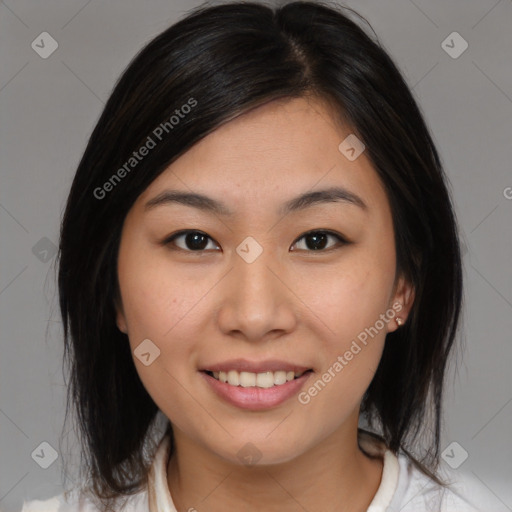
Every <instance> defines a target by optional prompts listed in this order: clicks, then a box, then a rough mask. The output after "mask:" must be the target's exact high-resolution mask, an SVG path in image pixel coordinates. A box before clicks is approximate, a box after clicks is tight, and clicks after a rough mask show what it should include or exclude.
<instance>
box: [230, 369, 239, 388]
mask: <svg viewBox="0 0 512 512" xmlns="http://www.w3.org/2000/svg"><path fill="white" fill-rule="evenodd" d="M228 383H229V384H231V385H232V386H238V385H239V384H240V376H239V375H238V372H237V371H236V370H230V371H229V372H228Z"/></svg>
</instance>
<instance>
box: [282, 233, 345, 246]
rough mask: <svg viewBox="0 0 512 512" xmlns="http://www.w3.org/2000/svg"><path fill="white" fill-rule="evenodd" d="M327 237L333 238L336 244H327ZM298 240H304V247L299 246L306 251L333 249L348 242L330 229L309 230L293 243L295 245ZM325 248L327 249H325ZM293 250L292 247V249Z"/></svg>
mask: <svg viewBox="0 0 512 512" xmlns="http://www.w3.org/2000/svg"><path fill="white" fill-rule="evenodd" d="M329 238H331V239H335V240H336V241H337V244H336V243H334V244H333V245H331V246H328V243H329ZM300 240H304V241H305V247H302V248H300V250H306V251H324V250H329V249H333V248H335V247H336V245H344V244H346V243H348V242H347V241H346V240H345V239H344V238H343V237H342V236H340V235H338V234H337V233H332V232H330V231H318V230H317V231H309V232H308V233H305V234H304V235H302V236H301V237H300V238H299V239H298V241H297V242H295V244H294V245H296V244H297V243H298V242H299V241H300ZM326 248H327V249H326ZM292 250H294V249H292Z"/></svg>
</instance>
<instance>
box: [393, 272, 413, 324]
mask: <svg viewBox="0 0 512 512" xmlns="http://www.w3.org/2000/svg"><path fill="white" fill-rule="evenodd" d="M414 297H415V294H414V287H413V285H412V284H411V283H410V282H409V281H407V280H406V279H405V277H403V276H401V277H400V278H399V279H398V282H397V283H396V285H395V291H394V293H393V296H392V297H391V301H390V303H389V308H390V310H391V311H394V313H395V315H394V316H393V318H391V319H390V320H389V321H388V332H393V331H396V330H397V329H398V327H399V326H398V324H397V323H396V319H397V318H400V320H402V325H403V324H405V322H406V321H407V317H408V316H409V313H410V311H411V308H412V305H413V303H414Z"/></svg>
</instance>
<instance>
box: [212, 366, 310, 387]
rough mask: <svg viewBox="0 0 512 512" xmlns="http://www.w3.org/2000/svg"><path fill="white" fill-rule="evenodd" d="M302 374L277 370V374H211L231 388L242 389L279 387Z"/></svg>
mask: <svg viewBox="0 0 512 512" xmlns="http://www.w3.org/2000/svg"><path fill="white" fill-rule="evenodd" d="M302 373H303V372H300V373H297V374H295V372H292V371H290V372H286V371H284V370H279V371H277V372H263V373H251V372H238V371H236V370H229V371H228V372H213V376H214V377H215V378H216V379H217V380H220V381H221V382H226V383H227V384H230V385H231V386H242V387H243V388H248V387H254V386H255V387H257V388H271V387H272V386H280V385H282V384H285V383H286V382H288V381H290V380H293V379H294V378H295V377H296V376H297V377H299V376H300V375H302Z"/></svg>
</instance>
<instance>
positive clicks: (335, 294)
mask: <svg viewBox="0 0 512 512" xmlns="http://www.w3.org/2000/svg"><path fill="white" fill-rule="evenodd" d="M331 112H332V109H329V107H328V106H327V105H325V104H324V103H323V102H322V101H321V100H318V99H315V98H307V99H305V98H300V99H286V100H279V101H272V102H270V103H267V104H265V105H263V106H262V107H258V108H256V109H254V110H252V111H250V112H248V113H245V114H243V115H241V116H239V117H238V118H235V119H234V120H231V121H229V122H228V123H226V124H224V125H223V126H221V127H220V128H218V129H217V130H216V131H214V132H212V133H211V134H210V135H208V136H207V137H205V138H204V139H202V140H201V141H200V142H199V143H197V144H196V145H195V146H194V147H192V148H191V149H190V150H189V151H188V152H187V153H185V154H184V155H182V156H181V157H180V158H179V159H178V160H176V161H175V162H174V163H173V164H172V165H171V166H170V167H169V168H168V169H166V170H165V171H164V172H163V173H162V174H161V175H160V176H159V177H158V178H157V179H156V180H154V181H153V182H152V183H151V184H150V186H149V187H148V188H147V189H146V190H145V191H144V192H143V193H142V194H141V196H140V197H139V198H138V199H137V201H136V202H135V204H134V205H133V207H132V209H131V210H130V212H129V213H128V215H127V217H126V219H125V223H124V226H123V232H122V238H121V245H120V250H119V259H118V277H119V284H120V290H121V299H122V303H121V304H120V306H119V307H118V314H117V325H118V327H119V329H120V330H121V331H123V332H125V333H127V334H128V337H129V342H130V346H131V348H132V351H133V350H134V349H135V348H136V347H137V346H138V345H139V344H140V343H141V342H142V340H144V339H146V338H149V339H150V340H152V342H153V343H154V344H155V345H157V346H158V348H159V349H160V356H159V357H158V358H157V359H155V361H154V362H153V363H152V364H150V365H149V366H145V365H143V364H142V363H141V362H140V361H139V360H138V358H137V357H134V362H135V365H136V368H137V371H138V373H139V375H140V378H141V380H142V382H143V384H144V386H145V387H146V389H147V390H148V392H149V394H150V395H151V396H152V398H153V399H154V401H155V403H156V404H157V405H158V406H159V408H160V409H161V411H162V412H163V413H164V414H165V415H166V416H167V417H168V418H169V420H170V421H171V423H172V425H173V431H174V436H175V442H176V452H175V454H174V455H173V456H172V457H171V458H170V460H169V463H168V467H167V475H168V484H169V489H170V492H171V494H172V497H173V501H174V502H175V504H176V506H177V509H178V510H179V511H186V510H188V509H189V508H191V507H195V508H196V509H197V510H198V511H201V510H208V511H212V512H217V511H221V510H238V509H240V510H246V511H257V510H258V511H260V510H266V511H278V510H279V511H280V512H288V511H290V512H291V511H296V510H304V509H306V510H310V511H311V510H315V511H322V512H323V511H333V510H337V511H340V510H342V511H345V512H352V511H361V510H366V508H367V507H368V505H369V504H370V502H371V501H372V499H373V497H374V495H375V493H376V491H377V489H378V487H379V484H380V480H381V476H382V467H383V465H382V460H381V459H377V460H372V459H370V458H368V457H367V456H366V455H365V454H364V453H363V452H362V451H361V450H360V449H359V448H358V444H357V424H358V417H359V409H360V403H361V400H362V397H363V395H364V392H365V390H366V389H367V387H368V386H369V384H370V382H371V380H372V378H373V376H374V373H375V370H376V368H377V366H378V363H379V360H380V357H381V355H382V350H383V347H384V343H385V337H386V334H387V333H388V332H391V331H393V330H394V329H396V328H397V324H396V322H395V320H394V319H392V320H390V321H389V322H386V323H385V325H384V328H383V329H381V330H380V331H379V333H378V335H376V336H375V337H373V339H371V338H370V341H369V343H368V344H367V346H366V347H364V349H363V350H362V351H361V352H360V353H359V354H357V355H356V356H354V358H353V359H352V360H351V361H350V362H349V364H347V366H345V367H344V368H343V370H342V371H341V372H340V373H338V374H337V375H336V377H335V378H333V379H332V380H331V382H329V383H328V385H327V386H325V388H324V389H323V390H322V391H321V392H320V393H318V395H317V396H315V397H313V398H312V399H311V401H310V403H308V404H307V405H303V404H301V403H300V402H299V401H298V399H297V396H294V397H292V398H291V399H289V400H287V401H286V402H284V403H283V404H281V405H279V406H277V407H274V408H271V409H267V410H264V411H257V412H256V411H247V410H243V409H240V408H238V407H235V406H233V405H231V404H228V403H227V402H225V401H224V400H223V399H221V398H219V397H217V395H215V394H214V393H213V391H212V390H211V388H210V387H209V386H208V385H207V384H206V383H205V381H204V379H203V377H202V376H201V374H200V373H199V371H198V369H199V368H204V367H205V366H206V367H207V366H208V365H209V364H210V365H211V364H213V363H220V362H223V361H226V360H230V359H233V358H245V359H249V360H257V361H261V360H265V359H280V360H285V361H290V362H293V363H296V364H300V365H303V366H306V367H308V368H311V369H313V374H312V375H310V377H309V379H308V381H307V383H305V385H304V387H303V390H307V389H308V388H309V387H310V386H311V385H312V383H314V382H315V381H316V380H317V379H318V378H319V376H321V375H322V374H323V373H324V372H325V371H327V369H328V368H329V367H331V366H332V365H333V363H334V362H335V361H336V359H337V357H338V356H339V355H343V354H344V353H345V352H346V351H347V350H348V349H349V347H350V345H351V343H352V341H353V340H354V339H356V337H357V335H358V334H359V333H360V332H362V331H363V330H364V329H365V328H367V327H370V326H373V325H374V324H375V322H376V320H378V319H379V315H381V314H383V313H385V312H386V311H387V310H389V309H390V308H391V307H392V305H393V304H394V303H397V302H399V303H401V304H402V310H401V311H400V313H399V314H398V316H400V318H401V319H402V320H404V321H405V320H406V318H407V315H408V312H409V311H410V307H411V305H412V300H413V296H414V294H413V290H412V289H411V286H410V284H409V283H407V282H406V281H405V280H404V279H402V278H400V277H399V276H397V275H396V254H395V247H394V231H393V224H392V216H391V211H390V206H389V202H388V199H387V196H386V194H385V191H384V188H383V186H382V183H381V182H380V179H379V177H378V175H377V174H376V172H375V170H374V169H373V167H372V165H371V163H370V161H369V160H368V158H367V157H366V155H365V153H364V152H363V153H362V154H361V155H360V156H359V157H358V158H357V159H356V160H354V161H349V160H348V159H347V158H346V157H345V156H344V155H343V154H342V153H341V152H340V151H339V150H338V146H339V144H340V143H341V141H343V140H344V139H345V137H347V135H349V134H350V133H352V131H351V130H350V127H348V126H343V125H342V124H340V123H339V122H335V121H334V120H333V119H332V118H331ZM330 186H341V187H344V188H346V189H349V190H350V191H351V192H353V193H355V194H357V195H358V196H359V197H360V198H361V199H362V200H363V201H364V202H365V203H366V205H367V210H366V211H365V210H364V209H362V208H360V207H358V206H356V205H354V204H351V203H348V202H327V203H320V204H316V205H314V206H310V207H309V208H306V209H304V210H299V211H296V212H292V213H289V214H288V215H285V216H283V215H280V214H278V213H277V210H278V208H279V207H280V206H281V205H282V203H284V202H285V201H287V200H288V199H291V198H294V197H296V196H298V195H300V194H302V193H304V192H310V191H311V190H320V189H324V188H328V187H330ZM165 189H175V190H179V191H184V192H199V193H203V194H205V195H208V196H210V197H212V198H214V199H217V200H219V201H222V202H224V203H225V205H226V206H227V207H228V208H229V209H231V210H233V212H234V215H233V217H232V218H228V217H223V216H221V215H219V214H213V213H210V212H206V211H201V210H199V209H197V208H194V207H191V206H186V205H183V204H177V203H174V204H165V205H160V206H156V207H154V208H152V209H150V210H148V211H145V208H144V206H145V204H146V203H147V201H148V200H150V199H152V198H154V197H155V196H157V195H158V194H159V193H160V192H162V191H163V190H165ZM185 229H190V230H200V231H201V232H204V233H206V234H207V235H208V237H210V238H206V239H205V242H204V244H205V245H204V246H203V247H204V249H203V251H202V252H199V251H193V247H194V246H193V245H192V246H191V245H190V243H189V245H186V240H185V237H184V236H183V237H180V238H178V239H177V240H175V241H174V243H172V242H170V243H168V244H167V245H165V244H164V243H163V241H164V240H165V239H166V237H168V236H169V235H170V234H172V233H175V232H177V231H179V230H185ZM317 229H318V230H321V229H324V230H330V231H333V232H336V233H339V234H340V235H341V236H342V237H344V238H346V239H348V241H349V242H350V243H346V244H344V243H342V242H339V241H338V240H337V239H336V238H335V237H331V236H330V237H328V238H327V239H326V241H325V249H320V250H316V251H315V250H313V249H312V248H311V247H312V243H311V241H310V242H309V245H308V239H307V237H306V238H303V237H302V235H303V234H304V233H305V232H307V231H310V230H317ZM247 236H252V237H253V238H254V239H255V240H256V241H257V242H258V243H259V244H260V246H261V247H262V248H263V252H262V254H261V255H260V256H259V257H258V258H257V259H256V260H255V261H254V262H253V263H250V264H249V263H247V262H246V261H245V260H244V259H242V258H241V257H240V256H239V255H238V253H237V252H236V248H237V247H238V246H239V245H240V243H241V242H242V241H243V240H244V239H245V238H246V237H247ZM301 237H302V238H301ZM313 242H314V241H313ZM192 243H193V240H192ZM191 247H192V248H191ZM292 247H293V249H292ZM331 248H332V249H331ZM248 442H250V443H252V444H253V445H254V446H255V447H256V448H257V449H258V450H259V452H260V453H261V459H260V460H259V461H258V462H257V464H255V465H253V466H249V467H248V466H245V465H244V464H243V463H242V461H241V460H239V458H238V456H237V453H238V452H239V450H240V449H241V448H242V447H243V446H244V445H245V444H246V443H248Z"/></svg>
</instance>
